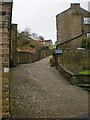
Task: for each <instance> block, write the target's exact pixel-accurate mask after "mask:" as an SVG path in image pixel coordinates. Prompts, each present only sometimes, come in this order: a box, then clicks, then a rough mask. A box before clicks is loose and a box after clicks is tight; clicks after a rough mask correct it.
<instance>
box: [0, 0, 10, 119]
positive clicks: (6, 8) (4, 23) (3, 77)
mask: <svg viewBox="0 0 90 120" xmlns="http://www.w3.org/2000/svg"><path fill="white" fill-rule="evenodd" d="M5 1H6V0H5ZM5 1H4V2H3V0H0V93H1V94H0V95H1V96H0V101H1V104H0V110H1V111H0V114H1V116H0V118H2V117H3V118H7V117H8V116H9V42H10V25H11V13H12V12H11V11H12V0H9V2H8V0H7V1H6V2H5ZM1 90H2V91H1Z"/></svg>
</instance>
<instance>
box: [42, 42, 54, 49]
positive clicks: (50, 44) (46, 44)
mask: <svg viewBox="0 0 90 120" xmlns="http://www.w3.org/2000/svg"><path fill="white" fill-rule="evenodd" d="M42 42H43V44H44V45H45V46H47V47H49V48H50V49H52V45H53V43H52V40H43V41H42Z"/></svg>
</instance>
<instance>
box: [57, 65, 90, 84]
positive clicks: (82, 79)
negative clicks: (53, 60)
mask: <svg viewBox="0 0 90 120" xmlns="http://www.w3.org/2000/svg"><path fill="white" fill-rule="evenodd" d="M58 70H59V71H60V73H61V74H62V75H63V76H64V77H65V78H66V79H67V80H68V81H69V82H70V83H71V84H90V75H79V74H74V73H72V72H70V71H69V70H68V69H66V68H65V67H64V66H63V65H62V64H60V63H59V64H58Z"/></svg>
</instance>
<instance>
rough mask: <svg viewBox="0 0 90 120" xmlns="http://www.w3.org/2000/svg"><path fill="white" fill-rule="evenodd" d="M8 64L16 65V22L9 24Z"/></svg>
mask: <svg viewBox="0 0 90 120" xmlns="http://www.w3.org/2000/svg"><path fill="white" fill-rule="evenodd" d="M10 66H14V67H15V66H17V24H12V25H11V41H10Z"/></svg>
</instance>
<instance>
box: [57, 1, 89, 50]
mask: <svg viewBox="0 0 90 120" xmlns="http://www.w3.org/2000/svg"><path fill="white" fill-rule="evenodd" d="M85 18H90V12H88V11H86V10H84V9H83V8H81V7H80V4H79V3H75V4H74V3H73V4H71V7H70V8H69V9H67V10H66V11H64V12H62V13H60V14H58V15H57V16H56V25H57V44H59V45H60V47H61V46H62V45H63V44H64V42H65V44H66V46H67V49H69V48H70V46H71V49H72V48H73V46H74V48H77V47H80V45H81V42H82V39H83V38H86V37H87V33H90V23H89V24H88V23H85ZM79 36H80V37H79ZM81 36H82V37H81ZM73 38H75V39H73ZM71 39H72V40H74V41H73V42H72V40H71ZM67 41H68V42H67ZM64 47H65V45H64Z"/></svg>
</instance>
